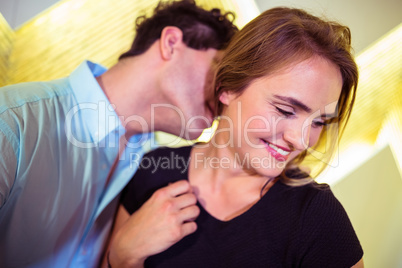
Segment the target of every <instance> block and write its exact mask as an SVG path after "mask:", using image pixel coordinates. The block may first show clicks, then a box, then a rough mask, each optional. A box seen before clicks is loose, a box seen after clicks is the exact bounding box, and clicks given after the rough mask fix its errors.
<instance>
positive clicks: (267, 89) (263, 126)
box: [220, 56, 342, 177]
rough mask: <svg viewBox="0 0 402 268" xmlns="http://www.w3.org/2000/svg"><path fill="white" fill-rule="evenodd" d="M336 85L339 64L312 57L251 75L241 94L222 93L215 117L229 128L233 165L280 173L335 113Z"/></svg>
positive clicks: (339, 82) (339, 79) (339, 80)
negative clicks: (219, 113)
mask: <svg viewBox="0 0 402 268" xmlns="http://www.w3.org/2000/svg"><path fill="white" fill-rule="evenodd" d="M341 88H342V76H341V73H340V71H339V68H338V67H337V66H336V65H335V64H333V63H331V62H329V61H327V60H325V59H323V58H320V57H317V56H316V57H312V58H310V59H307V60H305V61H302V62H300V63H297V64H295V65H292V66H290V67H288V68H285V69H283V70H281V71H278V72H276V73H274V74H271V75H267V76H264V77H262V78H259V79H256V80H254V81H253V82H252V83H251V84H250V85H249V86H248V87H247V88H246V89H245V91H244V92H243V93H242V94H241V95H235V94H233V93H230V92H224V93H223V94H222V95H221V97H220V101H221V102H222V103H223V104H225V108H224V110H223V113H222V118H223V119H222V120H221V121H222V122H223V123H224V122H225V121H226V123H224V124H229V125H226V126H228V127H230V128H232V129H231V131H230V135H231V136H230V139H231V140H230V142H231V144H232V145H233V146H230V150H232V153H233V154H235V155H234V156H235V159H237V160H238V161H241V163H238V164H240V165H241V164H242V165H243V168H245V169H247V170H248V172H250V171H251V172H252V173H257V174H260V175H263V176H267V177H276V176H278V175H280V173H281V172H282V171H283V169H284V168H285V166H286V164H287V163H289V161H291V160H292V159H294V158H295V157H296V156H297V155H299V154H300V153H301V152H302V151H304V150H305V149H307V148H308V147H311V146H313V145H314V144H315V143H316V142H317V141H318V138H319V136H320V133H321V131H322V128H323V125H324V124H325V123H326V122H327V121H328V120H329V119H330V118H332V117H335V116H336V115H337V111H336V106H337V102H338V99H339V96H340V93H341ZM229 121H231V122H229Z"/></svg>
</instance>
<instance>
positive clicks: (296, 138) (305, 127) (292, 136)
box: [283, 122, 311, 151]
mask: <svg viewBox="0 0 402 268" xmlns="http://www.w3.org/2000/svg"><path fill="white" fill-rule="evenodd" d="M310 130H311V124H309V123H306V122H302V123H298V124H289V125H288V127H287V129H286V130H285V132H284V134H283V135H284V140H285V141H286V142H288V143H289V146H291V147H293V149H295V150H299V151H303V150H305V149H307V148H308V147H309V139H310Z"/></svg>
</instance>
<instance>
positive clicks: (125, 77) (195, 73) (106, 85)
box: [97, 26, 219, 139]
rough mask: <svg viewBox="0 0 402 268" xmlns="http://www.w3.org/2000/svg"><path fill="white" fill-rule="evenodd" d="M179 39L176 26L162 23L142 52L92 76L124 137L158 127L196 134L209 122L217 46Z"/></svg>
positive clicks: (184, 134)
mask: <svg viewBox="0 0 402 268" xmlns="http://www.w3.org/2000/svg"><path fill="white" fill-rule="evenodd" d="M182 38H183V34H182V31H181V30H180V29H179V28H177V27H171V26H169V27H166V28H164V30H163V31H162V34H161V38H160V39H159V40H157V41H155V43H154V44H153V45H152V46H151V47H150V48H149V49H148V50H147V51H146V52H145V53H143V54H141V55H139V56H136V57H130V58H126V59H123V60H122V61H120V62H118V63H117V64H116V65H115V66H113V67H112V68H110V69H109V70H108V71H106V72H105V73H104V74H103V75H101V76H99V77H97V81H98V82H99V84H100V85H101V87H102V89H103V90H104V92H105V94H106V96H107V97H108V99H109V100H110V103H111V104H113V105H114V106H115V111H116V113H117V114H118V115H119V117H120V119H121V121H122V123H123V125H124V126H125V128H126V131H127V136H132V135H135V134H138V133H144V132H151V131H158V130H160V131H164V132H167V133H171V134H174V135H177V136H181V137H184V138H190V139H195V138H197V137H198V136H199V135H200V134H201V133H202V130H203V129H204V128H206V127H210V126H211V124H212V121H213V114H214V111H213V109H212V107H213V106H211V105H210V104H211V103H212V100H213V88H212V83H211V72H212V70H211V67H212V64H213V62H215V61H217V58H218V57H219V55H218V51H217V50H216V49H208V50H196V49H192V48H189V47H187V45H186V44H185V43H184V42H183V40H182ZM150 70H152V71H150ZM128 96H134V97H128ZM194 96H197V98H194ZM133 115H135V116H133ZM194 117H197V118H201V119H199V120H194V119H192V118H194Z"/></svg>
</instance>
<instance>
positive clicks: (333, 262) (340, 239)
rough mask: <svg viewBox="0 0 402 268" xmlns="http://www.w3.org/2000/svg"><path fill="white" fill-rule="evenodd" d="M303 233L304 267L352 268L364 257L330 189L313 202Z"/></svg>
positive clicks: (304, 222) (353, 232) (321, 193)
mask: <svg viewBox="0 0 402 268" xmlns="http://www.w3.org/2000/svg"><path fill="white" fill-rule="evenodd" d="M301 230H302V232H301V237H300V241H299V242H300V245H301V249H302V250H301V252H302V256H301V260H302V261H301V267H309V268H314V267H351V266H353V265H355V264H356V263H357V262H358V261H359V260H360V259H361V258H362V257H363V249H362V247H361V245H360V242H359V240H358V238H357V235H356V233H355V230H354V229H353V226H352V224H351V222H350V220H349V217H348V215H347V214H346V211H345V209H344V208H343V206H342V205H341V203H340V202H339V201H338V200H337V199H336V197H335V196H334V195H333V193H332V191H331V190H330V189H329V187H328V188H326V189H322V190H321V189H320V190H318V192H317V194H316V195H315V197H314V198H312V199H311V201H310V203H309V204H308V206H307V208H306V211H305V215H304V220H303V225H302V229H301Z"/></svg>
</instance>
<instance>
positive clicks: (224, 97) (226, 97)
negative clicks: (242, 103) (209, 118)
mask: <svg viewBox="0 0 402 268" xmlns="http://www.w3.org/2000/svg"><path fill="white" fill-rule="evenodd" d="M231 99H232V94H231V93H229V92H227V91H223V92H222V93H221V95H220V96H219V101H220V102H222V104H225V105H229V103H230V101H231Z"/></svg>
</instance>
